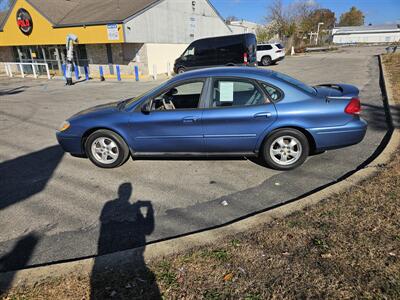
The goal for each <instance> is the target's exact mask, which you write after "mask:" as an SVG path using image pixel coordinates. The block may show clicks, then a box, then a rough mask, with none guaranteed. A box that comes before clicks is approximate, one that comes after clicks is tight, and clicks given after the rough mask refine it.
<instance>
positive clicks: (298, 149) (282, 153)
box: [262, 128, 310, 171]
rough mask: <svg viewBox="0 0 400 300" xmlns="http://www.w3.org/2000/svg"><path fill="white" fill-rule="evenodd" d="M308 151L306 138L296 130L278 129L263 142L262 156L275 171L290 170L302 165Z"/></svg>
mask: <svg viewBox="0 0 400 300" xmlns="http://www.w3.org/2000/svg"><path fill="white" fill-rule="evenodd" d="M309 151H310V146H309V143H308V140H307V137H306V136H305V135H304V134H303V133H302V132H300V131H298V130H296V129H291V128H287V129H279V130H277V131H275V132H273V133H272V134H271V135H270V136H269V137H268V138H267V139H266V141H265V142H264V145H263V149H262V156H263V158H264V160H265V162H266V163H267V165H268V166H269V167H271V168H273V169H276V170H282V171H284V170H291V169H294V168H297V167H298V166H300V165H302V164H303V163H304V161H305V160H306V158H307V156H308V154H309Z"/></svg>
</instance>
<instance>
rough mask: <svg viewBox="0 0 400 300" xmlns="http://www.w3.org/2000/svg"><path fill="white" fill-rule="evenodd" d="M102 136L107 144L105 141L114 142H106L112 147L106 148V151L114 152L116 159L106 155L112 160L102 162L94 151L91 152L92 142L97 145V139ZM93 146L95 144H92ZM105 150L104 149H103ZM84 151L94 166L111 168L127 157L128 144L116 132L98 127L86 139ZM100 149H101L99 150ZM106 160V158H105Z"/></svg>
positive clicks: (120, 163)
mask: <svg viewBox="0 0 400 300" xmlns="http://www.w3.org/2000/svg"><path fill="white" fill-rule="evenodd" d="M102 138H104V139H105V142H106V144H107V141H112V142H114V144H111V143H110V144H108V145H110V147H111V146H114V145H115V146H114V147H112V149H108V151H112V152H113V153H111V154H114V155H116V159H115V158H112V157H111V156H107V158H108V157H110V158H111V160H112V162H110V163H103V162H102V161H101V160H99V156H100V155H99V154H98V153H97V155H98V156H97V155H96V154H95V153H93V150H92V146H93V143H94V142H96V145H99V141H100V140H101V139H102ZM94 147H95V146H94ZM96 148H97V149H99V148H102V147H96ZM103 150H105V149H103ZM85 151H86V155H87V156H88V157H89V159H90V160H91V162H92V163H93V164H95V165H96V166H98V167H100V168H106V169H111V168H116V167H119V166H121V165H123V164H124V163H125V162H126V161H127V159H128V157H129V147H128V145H127V144H126V143H125V141H124V139H123V138H122V137H121V136H119V135H118V134H116V133H115V132H113V131H111V130H106V129H100V130H97V131H95V132H93V133H92V134H91V135H90V136H89V137H88V138H87V139H86V142H85ZM99 151H102V150H99ZM106 160H107V159H106Z"/></svg>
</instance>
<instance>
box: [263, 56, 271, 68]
mask: <svg viewBox="0 0 400 300" xmlns="http://www.w3.org/2000/svg"><path fill="white" fill-rule="evenodd" d="M271 63H272V59H271V57H270V56H264V57H263V58H262V59H261V64H262V65H263V66H269V65H270V64H271Z"/></svg>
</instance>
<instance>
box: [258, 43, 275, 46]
mask: <svg viewBox="0 0 400 300" xmlns="http://www.w3.org/2000/svg"><path fill="white" fill-rule="evenodd" d="M278 44H280V43H279V42H276V43H262V44H257V46H265V45H278Z"/></svg>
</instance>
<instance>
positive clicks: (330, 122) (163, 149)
mask: <svg viewBox="0 0 400 300" xmlns="http://www.w3.org/2000/svg"><path fill="white" fill-rule="evenodd" d="M358 93H359V91H358V89H357V88H356V87H355V86H352V85H348V84H323V85H318V86H314V87H311V86H308V85H306V84H304V83H302V82H300V81H298V80H296V79H294V78H292V77H289V76H287V75H285V74H282V73H279V72H274V71H271V70H261V69H256V68H235V67H225V68H213V69H203V70H198V71H192V72H187V73H184V74H181V75H178V76H176V77H174V78H172V79H171V80H169V81H167V82H165V83H163V84H161V85H160V86H159V87H157V88H155V89H153V90H151V91H149V92H147V93H145V94H143V95H141V96H139V97H135V98H132V99H128V100H124V101H120V102H116V103H110V104H105V105H99V106H96V107H93V108H90V109H87V110H84V111H82V112H80V113H78V114H76V115H74V116H72V117H71V118H69V119H68V120H67V121H65V122H64V123H63V124H62V125H61V127H60V129H59V130H58V131H57V139H58V142H59V143H60V145H61V146H62V148H63V149H64V150H65V151H66V152H70V153H71V154H73V155H77V156H86V157H89V159H90V160H91V161H92V162H93V163H94V164H95V165H96V166H99V167H102V168H114V167H118V166H120V165H122V164H123V163H125V162H126V161H127V159H128V158H129V157H130V156H132V157H134V158H140V157H145V156H146V157H148V156H151V157H156V156H161V157H171V156H180V157H182V156H184V157H193V156H246V157H248V156H259V157H261V158H262V159H263V160H264V161H265V162H266V164H267V165H268V166H269V167H271V168H274V169H278V170H289V169H293V168H296V167H298V166H300V165H301V164H302V163H303V162H304V161H305V160H306V158H307V156H308V155H309V154H311V153H316V152H320V151H324V150H328V149H334V148H340V147H345V146H349V145H353V144H357V143H359V142H360V141H361V140H362V139H363V138H364V136H365V133H366V130H367V123H366V122H365V121H364V120H363V119H362V118H361V117H360V110H361V105H360V100H359V98H358Z"/></svg>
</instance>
